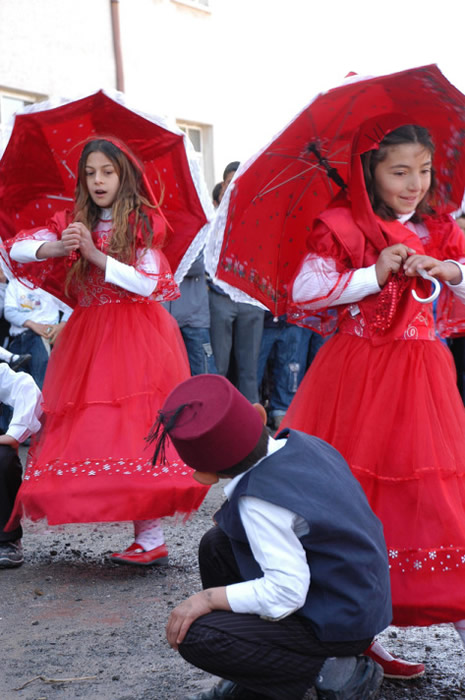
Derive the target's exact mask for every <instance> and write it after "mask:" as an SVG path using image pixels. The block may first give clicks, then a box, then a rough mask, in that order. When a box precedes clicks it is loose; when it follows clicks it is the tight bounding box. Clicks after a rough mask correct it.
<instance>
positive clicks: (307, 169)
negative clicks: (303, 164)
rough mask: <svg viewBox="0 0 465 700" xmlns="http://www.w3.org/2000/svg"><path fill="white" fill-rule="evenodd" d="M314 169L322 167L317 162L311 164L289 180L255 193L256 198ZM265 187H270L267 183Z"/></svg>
mask: <svg viewBox="0 0 465 700" xmlns="http://www.w3.org/2000/svg"><path fill="white" fill-rule="evenodd" d="M312 170H317V171H320V170H321V169H320V168H319V166H318V164H317V163H315V165H310V167H309V168H306V169H305V170H302V171H301V172H300V173H297V174H296V175H293V176H292V177H290V178H288V179H287V180H284V181H283V182H279V183H278V184H277V185H275V186H274V187H269V189H265V190H260V192H259V193H258V194H256V195H255V197H254V200H255V199H257V198H258V197H264V196H265V195H266V194H270V192H274V190H277V189H278V188H279V187H283V186H284V185H287V184H288V183H289V182H293V181H294V180H297V179H299V178H300V177H302V175H305V174H306V173H308V172H311V171H312ZM282 172H284V171H281V173H279V174H280V175H281V174H282ZM271 182H273V181H271ZM265 187H268V185H266V186H265Z"/></svg>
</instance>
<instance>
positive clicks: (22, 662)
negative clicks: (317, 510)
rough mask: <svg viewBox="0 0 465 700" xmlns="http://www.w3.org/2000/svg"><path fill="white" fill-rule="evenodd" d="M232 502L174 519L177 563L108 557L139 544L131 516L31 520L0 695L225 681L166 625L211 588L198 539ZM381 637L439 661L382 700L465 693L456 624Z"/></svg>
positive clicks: (4, 589) (109, 699)
mask: <svg viewBox="0 0 465 700" xmlns="http://www.w3.org/2000/svg"><path fill="white" fill-rule="evenodd" d="M222 500H223V492H222V489H221V487H218V486H215V487H213V488H212V489H211V490H210V492H209V494H208V495H207V498H206V500H205V502H204V503H203V505H202V507H201V508H200V510H199V511H198V513H196V514H195V515H194V516H192V518H191V519H190V520H189V521H188V522H187V523H185V524H184V523H182V522H179V523H175V522H170V521H166V523H165V533H166V540H167V545H168V548H169V552H170V556H169V561H168V565H167V566H157V567H149V568H139V567H137V568H136V567H127V566H118V565H115V564H112V563H110V562H109V561H108V555H109V554H110V553H111V552H113V551H120V550H122V549H124V548H125V547H126V546H127V545H128V544H129V543H130V542H131V535H132V525H131V524H129V523H124V524H115V523H112V524H98V525H73V526H66V527H61V528H49V527H44V526H43V525H38V524H34V525H33V524H31V523H26V524H25V534H24V539H23V544H24V550H25V563H24V565H23V566H22V567H20V568H18V569H3V570H0V590H1V595H0V666H1V670H0V700H75V699H77V698H85V699H86V700H180V699H181V698H184V697H185V696H186V695H189V694H192V693H195V692H199V691H200V690H205V689H207V688H209V687H210V686H211V685H212V684H214V683H215V682H216V681H217V679H216V678H214V677H212V676H209V675H208V674H207V673H204V672H203V671H200V670H198V669H196V668H194V667H192V666H190V665H188V664H187V663H186V662H185V661H184V660H183V659H182V658H181V657H180V656H179V654H177V652H175V651H173V650H172V649H171V648H170V647H169V646H168V644H167V642H166V639H165V625H166V621H167V619H168V616H169V613H170V611H171V609H172V608H173V607H174V606H175V605H176V604H178V603H179V602H180V601H181V600H183V599H184V598H186V597H187V596H189V595H191V594H192V593H194V592H196V591H197V590H199V589H200V578H199V575H198V568H197V544H198V542H199V540H200V537H201V535H202V534H203V532H205V531H206V530H207V529H208V528H209V527H210V526H211V516H212V514H213V513H214V512H215V510H216V509H217V508H218V507H219V505H220V504H221V502H222ZM381 641H383V643H385V646H386V647H387V648H389V650H390V651H391V653H393V654H394V655H398V656H403V657H405V658H408V659H409V660H411V661H424V662H425V663H426V665H427V673H426V675H425V677H424V678H422V679H419V680H417V681H413V682H410V683H405V682H399V681H397V682H394V681H391V682H387V681H385V682H384V684H383V686H382V689H381V693H380V696H379V697H380V699H381V700H394V699H396V700H398V699H401V698H402V699H406V698H409V699H410V698H411V699H412V700H413V699H416V700H428V699H429V698H444V699H446V698H465V666H464V661H465V651H464V650H463V649H462V646H461V643H460V641H459V639H458V637H457V635H456V633H455V630H454V629H453V627H452V626H451V625H440V626H435V627H430V628H422V629H420V628H409V629H399V628H392V627H391V628H389V629H388V630H386V631H385V632H384V633H383V634H382V635H381ZM289 700H294V699H293V698H289Z"/></svg>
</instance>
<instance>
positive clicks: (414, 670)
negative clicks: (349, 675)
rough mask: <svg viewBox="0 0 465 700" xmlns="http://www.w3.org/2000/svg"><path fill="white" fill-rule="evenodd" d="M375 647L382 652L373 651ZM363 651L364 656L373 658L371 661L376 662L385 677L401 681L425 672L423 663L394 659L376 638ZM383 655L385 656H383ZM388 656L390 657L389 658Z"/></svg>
mask: <svg viewBox="0 0 465 700" xmlns="http://www.w3.org/2000/svg"><path fill="white" fill-rule="evenodd" d="M376 649H378V651H381V652H382V653H378V652H377V651H375V650H376ZM364 653H365V656H369V657H370V659H373V661H376V663H377V664H379V665H380V666H381V668H382V669H383V672H384V677H385V678H397V679H399V680H403V681H411V680H414V679H415V678H420V677H421V676H424V674H425V665H424V664H415V663H412V662H410V661H404V659H395V658H394V657H393V656H391V654H390V653H389V652H387V651H386V650H385V649H384V647H383V646H382V645H381V644H380V642H378V641H376V640H375V641H374V642H372V643H371V644H370V646H369V647H368V649H367V650H366V651H365V652H364ZM384 655H385V656H386V657H387V658H384ZM389 657H391V658H390V659H389Z"/></svg>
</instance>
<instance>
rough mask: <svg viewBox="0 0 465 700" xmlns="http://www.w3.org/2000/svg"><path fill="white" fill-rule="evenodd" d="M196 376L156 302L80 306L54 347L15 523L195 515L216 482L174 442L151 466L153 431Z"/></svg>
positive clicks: (169, 318)
mask: <svg viewBox="0 0 465 700" xmlns="http://www.w3.org/2000/svg"><path fill="white" fill-rule="evenodd" d="M189 376H190V372H189V365H188V360H187V356H186V352H185V348H184V345H183V341H182V337H181V334H180V332H179V329H178V327H177V325H176V322H175V321H174V319H173V318H172V316H170V314H169V313H168V312H167V311H166V310H165V309H163V307H161V306H160V305H159V304H158V303H156V302H140V303H138V302H131V301H125V302H122V303H106V304H102V305H100V306H87V307H80V306H79V307H77V308H76V309H75V311H74V312H73V314H72V316H71V318H70V320H69V321H68V323H67V324H66V327H65V328H64V330H63V331H62V333H61V335H60V337H59V340H58V343H57V344H56V346H55V348H54V349H53V352H52V353H51V356H50V360H49V366H48V369H47V374H46V377H45V383H44V389H43V396H44V425H43V429H42V430H41V432H40V434H39V436H38V437H37V439H36V440H35V441H34V443H33V445H32V447H31V450H30V452H29V458H28V464H27V469H26V473H25V477H24V480H23V484H22V486H21V488H20V490H19V493H18V496H17V499H16V503H15V508H14V512H13V514H12V517H11V518H10V522H9V526H10V527H12V526H15V523H17V522H18V520H19V518H20V517H21V516H22V515H26V516H28V517H29V518H31V519H32V520H39V519H42V518H46V519H47V521H48V523H49V524H50V525H57V524H60V523H85V522H101V521H125V520H145V519H151V518H156V517H163V516H170V515H174V514H178V513H179V514H184V515H188V514H189V513H190V512H191V511H193V510H195V509H197V508H198V507H199V506H200V504H201V503H202V501H203V499H204V497H205V495H206V493H207V490H208V489H207V488H206V487H204V486H201V485H200V484H198V483H197V482H196V481H195V480H194V479H193V478H192V469H190V468H189V467H187V466H186V465H185V464H184V463H183V462H182V461H181V459H180V458H179V456H178V455H177V453H176V452H175V450H174V448H173V447H172V446H171V444H170V443H169V447H167V458H168V463H167V464H166V465H163V466H159V465H157V466H155V467H154V466H152V464H151V458H152V455H153V451H154V447H153V445H148V444H147V441H146V439H145V438H146V437H147V435H148V434H149V432H150V428H151V426H152V425H153V424H154V422H155V419H156V418H157V413H158V411H159V409H160V408H161V407H162V405H163V402H164V400H165V398H166V396H167V395H168V393H169V392H170V391H171V390H172V389H173V388H174V387H175V386H176V385H177V384H178V383H179V382H181V381H184V380H185V379H187V378H188V377H189Z"/></svg>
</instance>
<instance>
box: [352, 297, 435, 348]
mask: <svg viewBox="0 0 465 700" xmlns="http://www.w3.org/2000/svg"><path fill="white" fill-rule="evenodd" d="M339 332H340V333H348V334H350V335H356V336H358V337H359V338H370V333H369V329H368V327H367V324H366V323H365V319H364V318H363V316H362V314H361V313H360V309H359V307H358V305H357V304H351V305H350V306H349V307H347V310H346V313H345V314H344V316H343V318H342V319H341V321H340V324H339ZM435 339H436V333H435V327H434V317H433V312H432V308H431V304H428V305H427V306H426V308H425V307H422V308H421V309H419V311H418V313H417V315H416V316H415V317H414V318H413V319H412V320H411V321H410V323H409V325H408V326H407V327H406V328H404V330H403V332H402V333H401V334H399V335H398V336H397V337H396V338H395V340H435Z"/></svg>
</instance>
